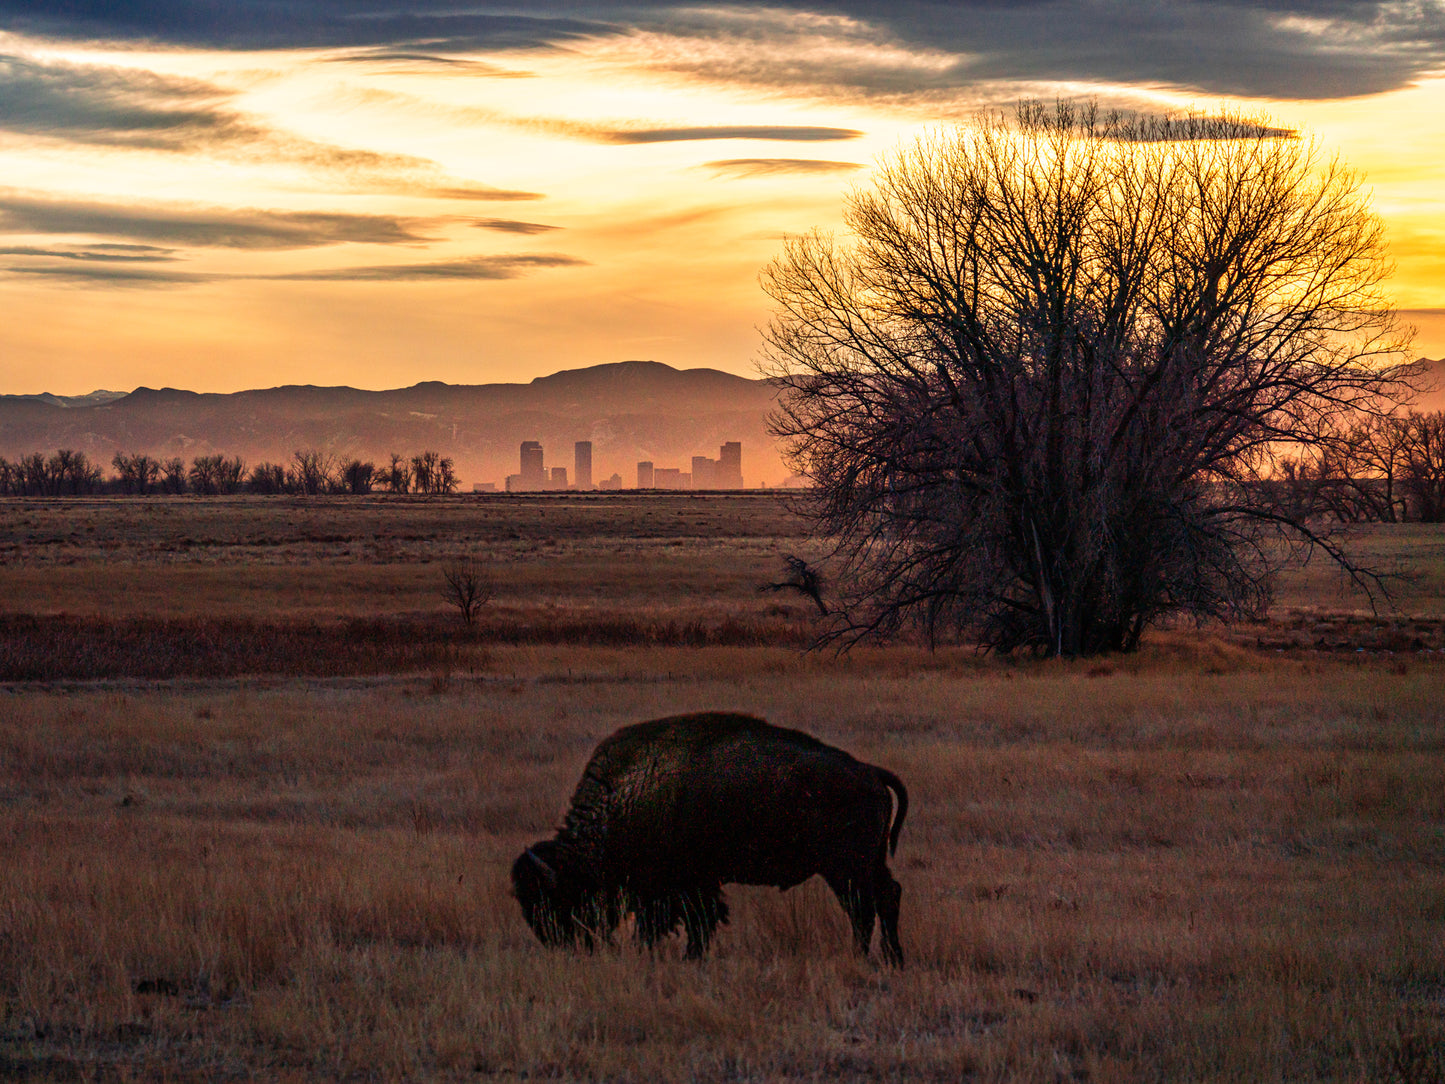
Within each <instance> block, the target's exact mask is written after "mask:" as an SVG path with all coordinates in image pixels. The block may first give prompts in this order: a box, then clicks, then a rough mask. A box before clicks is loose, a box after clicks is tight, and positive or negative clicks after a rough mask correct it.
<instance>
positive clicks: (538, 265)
mask: <svg viewBox="0 0 1445 1084" xmlns="http://www.w3.org/2000/svg"><path fill="white" fill-rule="evenodd" d="M35 254H36V255H41V254H44V253H35ZM586 264H587V261H586V260H579V259H577V258H575V257H573V256H563V255H556V254H552V255H518V254H510V253H508V254H502V255H495V256H463V257H460V258H458V259H452V260H435V261H430V262H426V263H399V264H368V265H364V266H355V267H331V268H322V269H319V270H314V271H293V272H289V273H285V274H273V275H248V274H235V273H227V272H205V271H183V270H179V269H171V268H148V267H147V268H142V267H133V266H115V265H91V264H84V263H71V264H15V265H12V266H9V267H6V268H4V269H3V270H4V272H6V273H9V274H13V275H28V276H32V277H38V278H48V279H54V280H64V281H68V282H76V283H83V284H89V285H94V286H117V287H124V286H150V287H159V286H196V285H203V284H206V283H213V282H238V281H249V282H457V281H467V280H476V281H500V280H506V279H516V278H521V277H522V276H523V275H526V274H528V273H530V272H532V271H537V270H545V269H548V268H553V267H583V266H586Z"/></svg>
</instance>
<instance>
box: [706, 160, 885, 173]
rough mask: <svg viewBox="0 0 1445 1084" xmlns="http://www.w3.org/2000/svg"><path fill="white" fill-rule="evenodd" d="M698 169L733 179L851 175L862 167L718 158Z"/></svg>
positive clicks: (854, 163) (819, 161) (860, 165)
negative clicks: (823, 174)
mask: <svg viewBox="0 0 1445 1084" xmlns="http://www.w3.org/2000/svg"><path fill="white" fill-rule="evenodd" d="M699 168H700V169H710V170H712V171H713V172H714V173H719V174H729V175H731V176H734V177H766V176H771V175H775V174H779V173H801V174H809V175H817V174H821V173H851V172H853V171H854V170H855V169H862V168H863V166H862V164H861V163H859V162H830V161H828V160H826V159H821V158H720V159H718V160H717V161H713V162H704V163H703V164H702V165H701V166H700V167H699Z"/></svg>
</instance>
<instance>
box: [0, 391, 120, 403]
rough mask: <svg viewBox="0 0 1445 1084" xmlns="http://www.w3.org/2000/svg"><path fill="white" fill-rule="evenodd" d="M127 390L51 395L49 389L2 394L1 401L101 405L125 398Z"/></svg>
mask: <svg viewBox="0 0 1445 1084" xmlns="http://www.w3.org/2000/svg"><path fill="white" fill-rule="evenodd" d="M126 394H127V393H126V392H123V391H93V392H91V393H90V394H88V395H51V394H50V393H49V392H48V391H43V392H40V393H39V394H38V395H0V403H3V402H8V401H10V400H15V399H18V400H22V401H29V402H37V403H49V404H50V405H51V406H58V407H77V406H99V405H100V404H102V403H111V402H114V401H115V400H117V399H124V398H125V397H126Z"/></svg>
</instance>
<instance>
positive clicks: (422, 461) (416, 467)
mask: <svg viewBox="0 0 1445 1084" xmlns="http://www.w3.org/2000/svg"><path fill="white" fill-rule="evenodd" d="M439 459H441V456H440V455H438V454H437V453H436V452H432V451H426V452H422V453H421V455H414V456H412V457H411V478H412V485H413V486H415V487H416V491H417V492H418V493H431V492H433V491H434V490H433V487H434V486H435V485H436V470H437V461H438V460H439Z"/></svg>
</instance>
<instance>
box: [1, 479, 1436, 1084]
mask: <svg viewBox="0 0 1445 1084" xmlns="http://www.w3.org/2000/svg"><path fill="white" fill-rule="evenodd" d="M1354 541H1355V543H1356V544H1357V545H1358V546H1359V547H1360V548H1362V549H1364V550H1366V551H1367V552H1369V553H1371V554H1372V555H1373V556H1374V557H1375V559H1376V560H1377V561H1378V562H1380V563H1383V564H1388V565H1391V566H1392V568H1393V570H1394V571H1397V572H1399V573H1402V574H1403V575H1402V578H1401V579H1399V580H1398V581H1397V582H1396V588H1397V600H1398V604H1399V607H1400V609H1399V612H1383V611H1382V612H1381V613H1380V614H1375V613H1372V612H1371V611H1370V609H1369V607H1368V604H1367V603H1366V602H1365V601H1364V600H1363V599H1361V598H1360V597H1359V596H1356V595H1352V594H1350V593H1349V592H1347V591H1344V590H1343V589H1342V587H1341V584H1340V582H1339V579H1338V577H1337V576H1335V575H1334V574H1333V573H1330V572H1328V570H1326V569H1324V568H1323V567H1322V566H1321V565H1319V564H1318V563H1312V564H1311V565H1310V566H1308V567H1307V568H1306V569H1304V570H1303V571H1302V572H1300V573H1298V574H1296V575H1294V576H1292V577H1290V578H1289V579H1288V580H1287V581H1286V582H1285V583H1284V584H1283V585H1282V587H1281V590H1280V593H1279V598H1278V602H1277V606H1276V610H1275V612H1274V613H1273V614H1272V615H1271V620H1270V621H1268V622H1263V623H1260V624H1258V625H1251V626H1248V627H1241V628H1234V629H1203V630H1196V629H1192V628H1179V629H1170V630H1163V631H1161V632H1158V633H1156V634H1154V635H1152V636H1151V637H1150V638H1149V639H1148V641H1147V642H1146V645H1145V648H1144V650H1142V651H1141V652H1140V653H1139V654H1138V655H1136V656H1133V657H1130V658H1127V659H1123V660H1111V661H1107V662H1093V663H1088V662H1085V663H1060V662H1042V661H1036V660H1003V659H996V658H987V657H980V656H979V655H977V654H976V653H974V652H972V651H969V650H967V649H961V648H949V649H947V650H941V651H939V652H937V653H933V654H930V653H928V652H926V651H924V650H922V649H920V648H918V647H916V646H911V645H907V644H902V645H894V646H890V647H882V648H869V649H860V650H858V651H855V652H853V653H852V654H850V655H847V656H843V657H837V656H834V655H831V654H820V653H805V652H804V651H803V650H801V649H802V646H803V645H805V644H806V643H807V641H808V638H809V636H810V634H811V629H812V627H813V626H812V617H811V615H810V604H808V603H806V601H805V600H801V599H799V598H797V597H796V596H789V595H786V594H773V593H762V592H759V591H758V586H759V585H760V584H762V583H765V582H767V581H769V580H772V579H777V578H779V577H780V576H781V572H782V567H781V555H782V554H784V553H788V552H800V553H804V554H807V555H810V556H811V555H814V554H815V551H814V550H812V549H810V544H809V543H808V542H807V540H806V539H805V538H804V537H803V535H802V530H801V525H800V524H799V522H798V520H797V519H796V518H795V517H794V516H793V515H791V514H790V513H789V512H788V510H787V508H786V506H785V505H784V504H783V503H782V502H780V501H779V500H778V499H777V498H775V497H772V496H767V495H748V496H741V495H739V496H716V497H706V498H704V497H688V496H681V495H678V496H672V497H657V496H654V497H637V496H633V495H619V496H617V497H615V498H614V497H607V498H603V497H600V496H599V497H596V498H591V497H573V498H567V497H535V498H517V499H508V498H486V499H474V498H470V497H467V498H453V499H434V500H423V499H409V498H401V499H391V498H381V499H376V500H370V501H365V500H359V501H348V500H343V499H335V500H330V499H321V500H311V501H306V500H291V499H287V498H272V499H252V498H238V499H219V500H209V501H207V500H197V499H174V500H169V499H157V500H149V499H148V500H122V499H114V500H96V501H89V500H75V501H51V502H42V501H11V502H6V503H4V504H3V507H0V680H3V682H4V684H3V685H0V855H3V862H4V870H5V875H4V877H3V878H0V1077H14V1078H19V1079H28V1080H157V1079H160V1080H178V1081H191V1080H195V1081H201V1080H205V1081H211V1080H251V1079H258V1080H259V1079H264V1080H310V1079H338V1080H402V1079H406V1080H499V1081H509V1080H523V1079H526V1080H538V1079H543V1080H609V1081H611V1080H617V1081H661V1080H667V1081H671V1080H704V1081H714V1080H718V1081H721V1080H736V1081H775V1080H778V1081H811V1080H830V1081H831V1080H939V1081H956V1080H976V1081H1010V1080H1025V1081H1075V1080H1089V1081H1135V1080H1158V1081H1174V1080H1236V1081H1257V1080H1278V1081H1285V1080H1338V1081H1360V1080H1367V1081H1400V1082H1403V1084H1414V1082H1430V1081H1440V1080H1445V755H1442V754H1445V712H1442V709H1441V703H1442V692H1445V652H1442V651H1441V650H1440V648H1441V647H1442V646H1445V644H1442V642H1441V626H1442V618H1445V532H1442V531H1441V530H1440V529H1439V528H1427V527H1419V526H1415V527H1405V528H1393V529H1389V528H1375V529H1372V530H1371V531H1369V532H1365V533H1362V534H1361V535H1359V536H1358V537H1357V538H1356V539H1355V540H1354ZM467 555H471V556H474V557H476V558H477V559H479V560H481V561H483V562H484V563H485V565H486V566H487V567H488V568H490V569H491V570H492V573H493V576H494V579H495V584H496V595H495V597H494V598H493V599H492V601H491V602H490V603H489V604H488V605H487V606H486V607H485V608H484V611H483V614H482V617H481V618H480V620H479V621H478V624H477V626H476V627H475V628H472V629H467V628H466V627H464V626H463V625H462V623H461V621H460V620H459V618H458V616H457V613H456V611H455V610H454V609H451V608H450V607H449V606H448V605H447V603H446V602H445V601H444V600H443V599H442V598H441V596H440V593H439V591H440V587H441V573H442V569H443V568H445V567H446V566H447V565H448V563H449V562H452V561H454V560H456V559H457V558H459V557H462V556H467ZM700 708H728V709H737V710H745V711H752V712H756V713H758V714H762V715H764V716H766V717H768V718H769V719H771V720H773V721H775V722H778V723H781V724H784V725H789V726H798V727H802V728H804V729H807V730H810V731H812V732H814V733H816V734H818V735H819V736H820V737H823V738H824V739H826V740H829V741H832V742H835V743H836V744H839V745H842V746H844V747H845V748H848V749H849V750H850V751H853V752H855V753H856V754H858V755H859V756H861V757H863V758H865V759H869V760H873V761H876V762H878V763H881V764H885V765H887V766H889V767H891V768H893V769H894V770H895V771H897V772H898V773H899V774H900V775H901V776H902V777H903V778H904V780H905V781H906V782H907V783H908V785H909V788H910V792H911V798H912V807H911V811H910V813H909V817H908V822H907V825H906V827H905V829H904V832H903V839H902V842H901V845H900V847H899V852H898V856H897V858H896V859H895V860H894V871H895V875H896V876H897V878H898V879H899V881H900V882H902V884H903V887H904V897H903V917H902V937H903V944H904V949H905V951H906V953H907V954H908V966H907V967H906V968H905V969H904V970H902V971H895V970H892V969H889V968H886V967H883V966H881V965H879V964H877V963H876V962H870V961H862V960H858V959H856V958H854V957H853V956H852V954H851V952H850V950H849V945H848V937H847V933H846V924H845V922H844V920H843V915H842V912H841V910H840V909H839V908H838V907H837V905H836V903H835V902H834V901H833V900H832V898H831V897H830V896H829V895H828V893H827V892H826V889H823V888H822V887H821V886H820V885H816V884H811V883H810V884H808V885H804V886H803V887H801V888H799V889H796V890H794V891H793V892H790V893H787V894H780V893H777V892H775V891H771V890H762V889H751V888H744V887H739V886H733V887H732V888H730V889H729V898H730V900H731V902H732V905H733V920H732V923H731V925H730V926H728V927H725V928H724V929H723V931H722V932H721V934H720V936H719V939H718V941H717V943H716V947H715V951H714V953H713V955H711V956H710V957H709V958H708V959H707V960H706V961H704V962H702V963H700V964H699V963H691V962H688V961H685V960H683V959H682V958H681V953H680V946H679V945H677V944H669V945H667V946H666V947H664V948H663V949H662V950H660V951H658V952H656V953H654V954H651V955H649V954H645V953H642V952H640V951H638V950H637V949H636V948H635V946H634V945H632V944H631V943H630V941H629V939H628V938H627V937H626V936H625V935H624V936H622V937H620V938H619V941H618V943H617V944H616V945H615V946H611V947H608V948H605V949H603V950H601V951H599V952H597V953H596V954H594V955H590V956H587V955H573V954H570V953H559V952H550V951H546V950H544V949H543V948H542V947H541V946H539V945H538V944H537V943H536V942H535V940H534V939H533V938H532V936H531V933H530V932H529V931H528V930H527V928H526V926H525V925H524V924H523V922H522V921H521V916H520V913H519V912H518V910H517V907H516V904H515V902H514V901H513V900H512V899H511V898H510V893H509V885H508V883H507V870H508V867H509V866H510V864H511V861H512V859H513V858H514V857H515V856H516V855H517V853H518V852H519V851H520V849H521V848H522V847H523V846H524V845H525V844H527V843H528V842H531V841H532V840H535V839H538V838H541V837H543V836H546V835H548V834H550V832H551V829H552V827H553V826H554V825H555V824H556V822H557V820H558V818H559V816H560V813H561V811H562V808H563V806H564V804H565V801H566V798H567V796H568V794H569V793H570V791H571V788H572V786H573V784H574V783H575V781H576V778H577V775H578V773H579V771H580V769H581V766H582V764H583V763H584V762H585V760H586V758H587V755H588V753H589V752H590V750H591V748H592V746H593V745H594V744H595V743H596V741H597V740H598V739H599V738H601V737H602V736H604V735H606V734H607V733H609V732H610V731H611V730H613V729H614V728H616V727H617V726H619V725H622V724H624V723H627V722H632V721H636V720H638V719H642V718H646V717H649V716H655V715H661V714H666V713H670V712H675V711H683V710H692V709H700Z"/></svg>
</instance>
